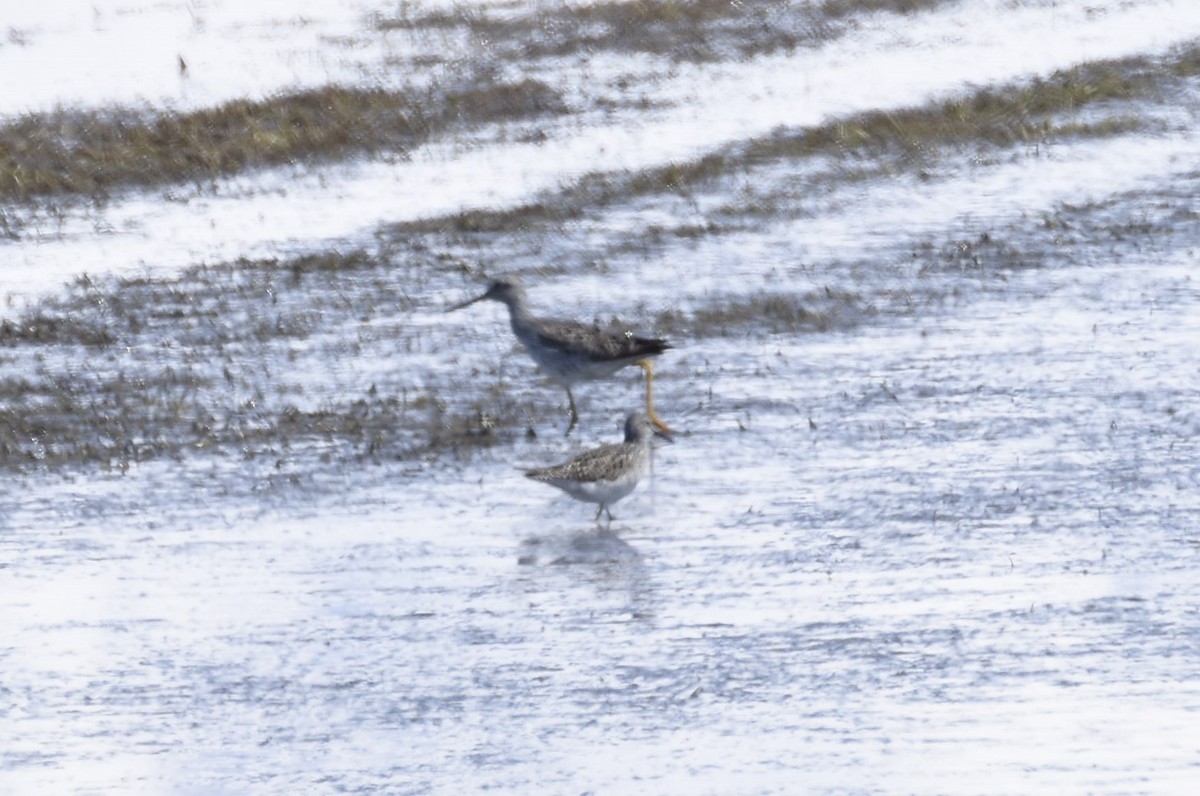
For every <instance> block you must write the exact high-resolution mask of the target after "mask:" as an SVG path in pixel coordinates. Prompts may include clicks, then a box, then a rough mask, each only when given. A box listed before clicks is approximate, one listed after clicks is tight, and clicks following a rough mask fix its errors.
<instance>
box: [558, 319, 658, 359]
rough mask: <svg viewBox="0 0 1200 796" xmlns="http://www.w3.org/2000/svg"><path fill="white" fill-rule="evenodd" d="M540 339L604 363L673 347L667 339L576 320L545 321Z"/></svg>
mask: <svg viewBox="0 0 1200 796" xmlns="http://www.w3.org/2000/svg"><path fill="white" fill-rule="evenodd" d="M537 336H538V341H539V342H540V343H541V344H542V345H544V346H545V347H546V348H550V349H554V350H557V351H560V352H562V353H563V354H567V355H571V354H586V355H587V356H588V357H589V358H591V359H593V360H597V361H600V362H617V361H622V360H635V359H641V358H643V357H652V356H655V355H657V354H661V353H662V352H664V351H666V350H667V349H669V348H670V347H671V345H670V344H669V343H668V342H667V341H666V340H660V339H658V338H652V337H638V336H637V335H635V334H634V333H633V332H629V331H626V332H618V331H614V330H612V329H602V328H600V327H599V326H597V325H595V324H593V325H590V326H589V325H587V324H582V323H575V322H572V321H556V320H544V321H541V322H539V324H538V328H537Z"/></svg>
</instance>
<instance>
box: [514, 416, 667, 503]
mask: <svg viewBox="0 0 1200 796" xmlns="http://www.w3.org/2000/svg"><path fill="white" fill-rule="evenodd" d="M655 436H659V437H662V438H663V439H665V440H667V441H668V442H670V441H671V437H670V436H668V435H667V434H666V433H665V432H663V431H662V430H660V429H659V428H657V427H655V426H654V425H652V424H651V421H650V420H649V418H647V417H646V416H645V415H643V414H642V413H641V412H634V413H632V414H631V415H629V417H628V418H626V420H625V441H624V442H612V443H609V444H607V445H601V446H600V447H599V448H592V449H591V450H588V451H584V452H583V453H581V454H579V455H578V456H576V457H575V458H574V459H571V460H570V461H569V462H564V463H563V464H556V465H554V466H553V467H540V468H538V469H535V470H526V471H525V477H526V478H532V479H533V480H534V481H540V482H542V483H543V484H549V485H550V486H555V487H558V488H559V489H561V490H562V491H564V492H566V493H567V494H568V495H570V496H571V497H573V498H575V499H576V500H582V501H583V502H585V503H599V504H600V508H598V509H596V522H599V521H600V515H601V514H605V513H607V514H608V521H609V523H611V522H612V519H613V516H612V512H611V511H609V509H608V507H609V506H611V505H612V504H613V503H616V502H617V501H618V500H620V499H621V498H623V497H625V496H626V495H628V494H629V493H630V492H632V491H633V490H634V488H635V487H636V486H637V485H638V481H640V480H641V479H642V473H644V472H645V471H646V462H647V461H649V459H650V442H651V440H652V439H653V438H654V437H655Z"/></svg>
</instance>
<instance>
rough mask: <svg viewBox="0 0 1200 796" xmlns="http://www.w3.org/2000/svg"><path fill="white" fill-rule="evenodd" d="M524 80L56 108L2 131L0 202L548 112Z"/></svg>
mask: <svg viewBox="0 0 1200 796" xmlns="http://www.w3.org/2000/svg"><path fill="white" fill-rule="evenodd" d="M565 110H566V106H565V105H564V103H563V101H562V98H561V97H560V96H559V94H558V93H557V92H555V91H554V90H553V89H551V88H549V87H548V86H546V85H544V84H542V83H539V82H537V81H534V80H525V81H521V82H518V83H512V84H486V85H476V86H468V87H464V88H461V89H458V90H455V91H449V92H445V93H442V94H433V93H427V94H422V95H412V94H408V93H400V92H389V91H384V90H381V89H354V88H342V87H337V86H327V87H323V88H319V89H311V90H308V91H302V92H297V93H293V94H287V95H282V96H277V97H271V98H269V99H265V100H260V101H251V100H235V101H232V102H229V103H226V104H224V105H221V106H220V107H217V108H204V109H200V110H196V111H191V112H187V113H159V114H151V113H145V112H135V111H132V110H128V109H110V110H94V111H82V110H59V111H55V112H53V113H39V114H30V115H27V116H25V117H23V118H20V119H18V120H16V121H14V122H11V123H9V124H6V125H3V126H0V199H17V200H24V199H30V198H35V197H44V196H51V195H56V194H80V195H99V196H104V195H106V194H107V193H109V192H111V191H114V190H117V189H121V188H126V187H134V186H147V185H159V184H166V183H171V182H178V181H184V180H194V181H199V182H202V181H206V180H211V179H214V178H217V177H220V176H223V175H228V174H232V173H235V172H238V171H241V170H243V169H248V168H256V167H265V166H277V165H281V164H285V163H292V162H297V161H321V160H329V159H333V158H339V157H346V156H348V155H352V154H357V153H363V152H373V151H376V150H390V151H404V150H407V149H409V148H411V147H413V146H414V145H416V144H418V143H420V142H421V141H422V140H424V139H425V138H426V137H427V136H429V135H430V134H431V133H433V132H436V131H438V130H440V129H443V128H445V127H447V126H448V125H452V124H462V125H471V124H479V123H484V122H493V121H499V120H504V119H513V118H527V117H535V116H538V115H543V114H558V113H563V112H565Z"/></svg>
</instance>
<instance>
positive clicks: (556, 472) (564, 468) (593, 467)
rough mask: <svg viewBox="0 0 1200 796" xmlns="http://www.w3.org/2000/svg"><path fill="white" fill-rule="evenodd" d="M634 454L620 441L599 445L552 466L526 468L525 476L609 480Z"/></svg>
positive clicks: (552, 479)
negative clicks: (533, 468)
mask: <svg viewBox="0 0 1200 796" xmlns="http://www.w3.org/2000/svg"><path fill="white" fill-rule="evenodd" d="M632 455H636V452H635V451H631V450H629V449H628V447H627V446H626V445H623V444H621V443H619V442H618V443H611V444H608V445H601V446H600V447H599V448H593V449H592V450H589V451H584V452H583V453H581V454H579V455H578V456H576V457H575V458H574V459H572V460H571V461H569V462H564V463H563V464H556V465H554V466H552V467H540V468H538V469H535V470H526V471H525V476H526V477H527V478H532V479H533V480H535V481H579V482H583V483H587V482H591V481H611V480H613V479H615V478H616V477H617V476H619V475H620V474H621V473H622V472H623V471H624V470H625V469H626V468H627V467H628V462H627V459H628V458H629V457H630V456H632Z"/></svg>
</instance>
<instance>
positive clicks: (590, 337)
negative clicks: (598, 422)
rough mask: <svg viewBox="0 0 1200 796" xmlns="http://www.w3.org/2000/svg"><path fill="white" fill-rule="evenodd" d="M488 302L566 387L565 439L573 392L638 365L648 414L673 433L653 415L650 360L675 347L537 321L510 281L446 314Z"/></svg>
mask: <svg viewBox="0 0 1200 796" xmlns="http://www.w3.org/2000/svg"><path fill="white" fill-rule="evenodd" d="M488 299H490V300H492V301H499V302H500V303H501V304H503V305H504V306H506V307H508V319H509V322H510V323H511V324H512V330H513V334H515V335H516V336H517V339H518V340H520V341H521V344H522V345H524V346H525V350H526V351H528V352H529V356H531V357H532V358H533V361H534V362H536V363H537V364H538V367H540V368H541V369H542V370H543V371H544V372H545V373H546V374H547V375H549V376H550V378H551V379H553V380H554V381H556V382H557V383H558V384H560V385H562V386H563V387H564V388H566V391H567V405H568V406H569V407H570V410H571V423H570V425H568V426H567V432H566V433H567V434H570V433H571V429H573V428H575V424H576V423H578V422H579V412H578V411H576V409H575V396H574V394H573V393H572V392H571V387H572V386H573V385H575V384H578V383H579V382H581V381H595V380H597V379H606V378H608V377H610V376H612V375H613V374H614V373H616V372H617V371H618V370H620V369H621V368H624V367H628V366H629V365H637V366H638V367H640V368H641V369H642V370H644V371H645V372H646V415H647V416H648V417H649V418H650V422H652V423H653V424H654V425H656V426H657V427H658V428H660V429H662V430H663V431H666V432H668V433H670V431H671V429H669V428H668V427H667V425H666V424H665V423H663V422H662V421H661V420H659V418H658V415H656V414H655V413H654V366H653V365H651V364H650V357H652V356H656V355H658V354H661V353H662V352H663V351H666V350H667V349H668V348H670V347H671V346H670V344H668V343H667V341H666V340H659V339H657V338H651V337H638V336H637V335H635V334H634V333H633V332H630V331H626V332H614V331H612V330H606V329H601V328H600V327H599V326H597V325H595V324H591V325H589V324H585V323H579V322H577V321H565V320H556V319H553V318H535V317H534V316H533V315H532V314H531V313H530V312H529V307H528V305H527V304H526V303H525V290H524V288H522V287H521V284H520V283H519V282H517V281H516V280H515V279H512V278H511V277H505V278H500V279H496V280H494V281H493V282H492V283H491V284H490V285H489V286H488V289H487V292H485V293H484V294H483V295H481V296H476V297H475V298H473V299H470V300H468V301H464V302H462V303H461V304H456V305H454V306H453V307H451V308H450V309H449V310H447V312H453V311H454V310H461V309H463V308H464V307H469V306H471V305H472V304H474V303H475V302H477V301H484V300H488Z"/></svg>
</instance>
